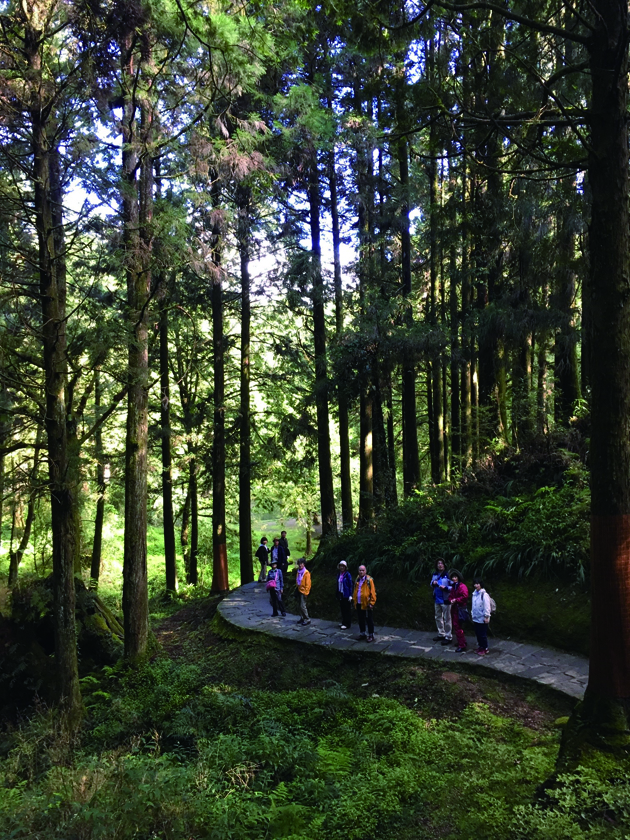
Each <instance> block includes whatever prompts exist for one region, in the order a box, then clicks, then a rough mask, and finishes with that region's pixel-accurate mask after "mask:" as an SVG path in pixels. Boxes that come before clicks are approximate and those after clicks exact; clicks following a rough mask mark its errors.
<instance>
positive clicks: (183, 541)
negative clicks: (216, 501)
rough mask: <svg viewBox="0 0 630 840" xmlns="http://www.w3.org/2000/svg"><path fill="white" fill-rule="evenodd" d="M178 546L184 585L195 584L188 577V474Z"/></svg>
mask: <svg viewBox="0 0 630 840" xmlns="http://www.w3.org/2000/svg"><path fill="white" fill-rule="evenodd" d="M179 544H180V545H181V547H182V555H183V558H184V569H185V570H186V583H192V584H196V581H193V580H191V577H190V473H189V474H188V489H187V491H186V498H185V499H184V507H183V508H182V525H181V528H180V531H179Z"/></svg>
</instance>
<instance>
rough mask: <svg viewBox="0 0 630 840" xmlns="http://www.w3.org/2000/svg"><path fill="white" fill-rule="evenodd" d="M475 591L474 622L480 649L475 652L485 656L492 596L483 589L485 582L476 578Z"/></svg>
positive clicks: (473, 595)
mask: <svg viewBox="0 0 630 840" xmlns="http://www.w3.org/2000/svg"><path fill="white" fill-rule="evenodd" d="M473 586H474V591H473V594H472V610H471V613H472V616H471V617H472V620H473V627H474V628H475V634H476V635H477V644H478V648H477V650H476V651H475V653H477V654H478V655H479V656H485V655H486V654H487V653H489V650H488V624H489V623H490V612H491V610H490V596H489V595H488V593H487V592H486V590H485V589H484V588H483V581H482V580H481V579H480V578H475V579H474V581H473Z"/></svg>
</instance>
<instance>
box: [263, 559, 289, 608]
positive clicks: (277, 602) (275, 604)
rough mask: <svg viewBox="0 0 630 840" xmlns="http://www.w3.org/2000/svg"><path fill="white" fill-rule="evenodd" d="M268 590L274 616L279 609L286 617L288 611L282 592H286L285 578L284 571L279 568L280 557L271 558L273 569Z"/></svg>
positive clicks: (269, 575) (270, 572) (268, 581)
mask: <svg viewBox="0 0 630 840" xmlns="http://www.w3.org/2000/svg"><path fill="white" fill-rule="evenodd" d="M267 592H268V593H269V603H270V604H271V606H272V609H273V612H272V614H271V615H272V617H273V618H276V617H277V615H278V610H279V611H280V613H281V614H282V617H283V618H284V617H285V616H286V614H287V611H286V610H285V608H284V601H283V599H282V594H283V592H284V578H283V576H282V571H281V570H280V569H279V568H278V558H277V557H276V558H275V559H274V558H273V557H272V558H271V569H269V573H268V575H267Z"/></svg>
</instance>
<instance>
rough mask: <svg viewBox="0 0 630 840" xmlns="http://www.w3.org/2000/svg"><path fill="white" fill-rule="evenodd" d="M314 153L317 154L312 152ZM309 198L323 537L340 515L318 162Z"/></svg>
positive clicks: (313, 168) (333, 533)
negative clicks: (333, 455) (335, 485)
mask: <svg viewBox="0 0 630 840" xmlns="http://www.w3.org/2000/svg"><path fill="white" fill-rule="evenodd" d="M313 155H315V153H314V152H313ZM308 199H309V209H310V223H311V255H312V256H311V259H312V263H311V271H312V281H313V333H314V343H315V405H316V408H317V455H318V461H319V488H320V498H321V509H322V537H323V538H326V537H329V536H336V535H337V514H336V512H335V495H334V490H333V474H332V463H331V457H330V423H329V415H328V371H327V362H326V318H325V313H324V280H323V277H322V252H321V234H320V219H319V213H320V196H319V175H318V170H317V161H316V160H315V159H313V160H312V161H311V165H310V177H309V187H308Z"/></svg>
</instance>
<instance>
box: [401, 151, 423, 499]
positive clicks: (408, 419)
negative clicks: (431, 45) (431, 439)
mask: <svg viewBox="0 0 630 840" xmlns="http://www.w3.org/2000/svg"><path fill="white" fill-rule="evenodd" d="M398 167H399V172H400V188H401V193H402V195H401V203H400V251H401V254H400V258H401V272H402V293H403V298H409V297H410V296H411V292H412V274H411V225H410V221H409V144H408V141H407V138H406V137H401V139H400V140H399V142H398ZM404 317H405V322H406V324H407V325H408V326H409V327H411V326H412V324H413V313H412V309H411V303H410V302H409V304H408V305H407V306H406V308H405V316H404ZM402 438H403V493H404V495H405V496H410V495H411V494H412V493H413V492H414V490H415V489H416V488H417V487H418V485H419V484H420V455H419V452H418V421H417V417H416V368H415V365H414V364H413V361H412V360H408V359H404V360H403V364H402Z"/></svg>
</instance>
